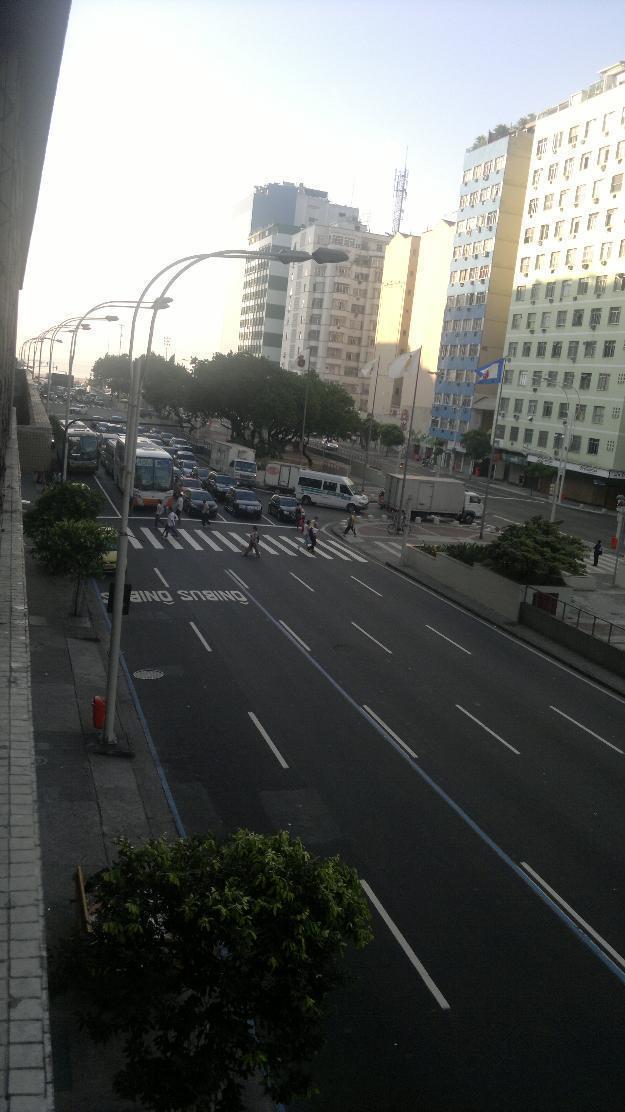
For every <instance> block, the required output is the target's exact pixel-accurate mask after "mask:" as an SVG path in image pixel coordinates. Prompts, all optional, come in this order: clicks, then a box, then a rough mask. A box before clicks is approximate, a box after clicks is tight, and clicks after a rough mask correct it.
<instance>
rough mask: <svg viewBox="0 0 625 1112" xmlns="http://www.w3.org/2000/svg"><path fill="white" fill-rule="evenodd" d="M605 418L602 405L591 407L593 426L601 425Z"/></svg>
mask: <svg viewBox="0 0 625 1112" xmlns="http://www.w3.org/2000/svg"><path fill="white" fill-rule="evenodd" d="M604 416H605V406H604V405H593V407H592V423H593V425H602V424H603V418H604Z"/></svg>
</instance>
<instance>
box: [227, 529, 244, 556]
mask: <svg viewBox="0 0 625 1112" xmlns="http://www.w3.org/2000/svg"><path fill="white" fill-rule="evenodd" d="M230 536H231V537H234V539H235V541H238V542H239V544H240V545H241V548H247V540H246V539H245V537H241V536H240V535H239V534H238V533H233V532H232V531H231V532H230ZM225 539H226V538H225V537H224V540H225ZM236 551H237V552H238V551H239V549H238V548H237V549H236Z"/></svg>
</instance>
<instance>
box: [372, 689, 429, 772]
mask: <svg viewBox="0 0 625 1112" xmlns="http://www.w3.org/2000/svg"><path fill="white" fill-rule="evenodd" d="M362 705H363V708H364V710H366V712H367V714H368V715H370V716H371V718H375V721H376V722H377V724H378V726H381V727H382V729H383V730H386V732H387V734H390V736H391V737H392V738H394V739H395V741H396V742H397V744H398V745H401V747H402V749H405V751H406V753H410V756H411V757H414V759H415V761H418V760H419V758H418V757H417V754H416V753H415V752H414V751H413V750H412V749H411V748H410V746H409V745H406V742H405V741H402V739H401V738H400V737H399V736H398V735H397V734H396V733H395V731H394V730H391V727H390V726H387V724H386V722H385V721H384V719H383V718H380V715H379V714H376V713H375V711H374V710H371V707H368V706H367V704H366V703H363V704H362Z"/></svg>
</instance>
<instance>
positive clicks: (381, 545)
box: [374, 541, 401, 556]
mask: <svg viewBox="0 0 625 1112" xmlns="http://www.w3.org/2000/svg"><path fill="white" fill-rule="evenodd" d="M374 544H377V546H378V548H385V549H386V551H387V552H390V554H391V556H397V555H398V553H397V550H396V549H395V548H391V546H390V544H387V543H386V541H374ZM400 552H401V549H400Z"/></svg>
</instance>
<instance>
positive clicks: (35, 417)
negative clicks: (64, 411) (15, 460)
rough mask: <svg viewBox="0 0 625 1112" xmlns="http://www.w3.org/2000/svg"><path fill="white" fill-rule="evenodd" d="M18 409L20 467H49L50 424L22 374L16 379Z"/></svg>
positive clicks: (40, 468)
mask: <svg viewBox="0 0 625 1112" xmlns="http://www.w3.org/2000/svg"><path fill="white" fill-rule="evenodd" d="M15 394H16V399H15V400H16V406H17V412H18V422H19V423H18V426H17V444H18V451H19V457H20V468H21V470H22V471H47V470H48V469H49V467H50V459H51V447H50V445H51V443H52V428H51V426H50V421H49V420H48V415H47V413H46V411H45V408H44V404H43V402H42V400H41V398H40V396H39V391H38V389H37V387H36V386H35V384H34V382H32V381H31V380H30V379H27V378H26V376H25V375H24V374H18V375H17V376H16V381H15Z"/></svg>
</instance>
